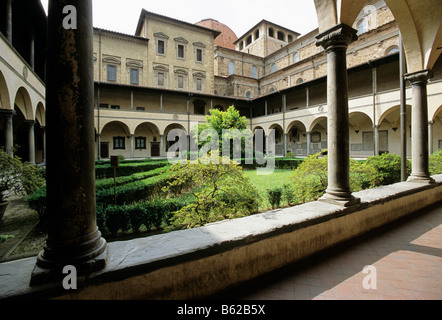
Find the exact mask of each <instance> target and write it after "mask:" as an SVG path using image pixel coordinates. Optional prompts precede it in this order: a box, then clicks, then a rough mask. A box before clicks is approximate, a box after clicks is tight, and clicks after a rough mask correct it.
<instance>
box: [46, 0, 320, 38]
mask: <svg viewBox="0 0 442 320" xmlns="http://www.w3.org/2000/svg"><path fill="white" fill-rule="evenodd" d="M40 1H41V2H42V4H43V7H44V8H45V10H46V12H47V4H48V0H40ZM92 5H93V10H94V15H93V19H94V27H97V28H103V29H107V30H112V31H117V32H122V33H126V34H130V35H133V34H134V33H135V29H136V26H137V23H138V18H139V17H140V13H141V10H142V9H146V10H147V11H151V12H153V13H157V14H161V15H165V16H167V17H170V18H174V19H178V20H182V21H185V22H189V23H196V22H199V21H201V20H204V19H208V18H211V19H215V20H218V21H219V22H221V23H224V24H225V25H227V26H228V27H230V28H231V29H232V30H233V32H235V34H236V35H237V36H238V37H240V36H242V35H243V34H244V33H246V32H247V31H248V30H249V29H251V28H252V27H254V26H255V25H256V24H257V23H258V22H260V21H261V20H262V19H265V20H268V21H271V22H273V23H276V24H278V25H280V26H283V27H285V28H288V29H290V30H292V31H296V32H298V33H300V34H301V35H304V34H306V33H308V32H310V31H312V30H314V29H315V28H317V27H318V20H317V15H316V10H315V6H314V1H313V0H271V1H269V0H160V1H158V0H156V1H149V0H112V1H110V0H93V1H92Z"/></svg>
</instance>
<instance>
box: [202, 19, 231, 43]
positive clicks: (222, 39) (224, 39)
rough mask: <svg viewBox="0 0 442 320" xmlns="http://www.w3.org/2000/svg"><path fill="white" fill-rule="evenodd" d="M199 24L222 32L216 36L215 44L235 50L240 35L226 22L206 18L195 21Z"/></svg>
mask: <svg viewBox="0 0 442 320" xmlns="http://www.w3.org/2000/svg"><path fill="white" fill-rule="evenodd" d="M195 24H196V25H198V26H201V27H205V28H209V29H213V30H216V31H220V32H221V34H220V35H219V36H218V37H216V38H215V46H220V47H224V48H229V49H233V50H235V45H234V44H233V42H235V41H236V40H237V39H238V37H237V36H236V34H235V33H234V32H233V31H232V29H230V28H229V27H228V26H226V25H225V24H223V23H221V22H218V21H216V20H214V19H205V20H201V21H200V22H197V23H195Z"/></svg>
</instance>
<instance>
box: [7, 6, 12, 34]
mask: <svg viewBox="0 0 442 320" xmlns="http://www.w3.org/2000/svg"><path fill="white" fill-rule="evenodd" d="M6 38H7V39H8V40H9V42H10V43H12V0H6Z"/></svg>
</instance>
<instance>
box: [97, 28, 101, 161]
mask: <svg viewBox="0 0 442 320" xmlns="http://www.w3.org/2000/svg"><path fill="white" fill-rule="evenodd" d="M100 81H101V29H98V82H97V159H98V160H100V159H101V132H100Z"/></svg>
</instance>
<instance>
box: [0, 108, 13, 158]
mask: <svg viewBox="0 0 442 320" xmlns="http://www.w3.org/2000/svg"><path fill="white" fill-rule="evenodd" d="M0 112H1V113H2V114H3V115H4V127H5V151H6V152H7V153H8V154H11V155H12V154H13V152H12V149H13V147H14V132H13V130H12V124H13V121H12V118H13V116H14V111H13V110H5V109H1V110H0Z"/></svg>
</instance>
